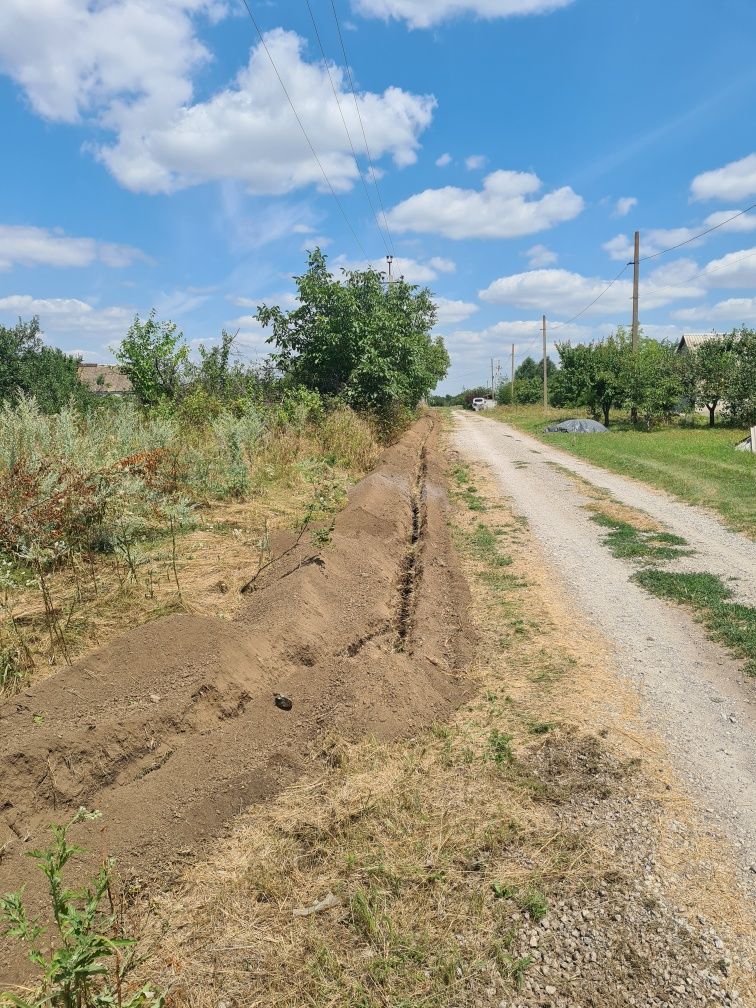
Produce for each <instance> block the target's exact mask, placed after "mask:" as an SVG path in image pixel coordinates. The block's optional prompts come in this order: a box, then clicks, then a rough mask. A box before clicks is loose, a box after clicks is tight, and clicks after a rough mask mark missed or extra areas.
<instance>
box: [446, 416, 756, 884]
mask: <svg viewBox="0 0 756 1008" xmlns="http://www.w3.org/2000/svg"><path fill="white" fill-rule="evenodd" d="M455 424H456V430H455V443H456V446H457V448H458V449H459V450H460V451H461V452H462V454H463V455H467V456H468V457H469V458H471V459H475V460H478V461H482V462H484V463H486V464H487V465H489V466H490V467H491V471H492V473H493V475H494V477H495V478H496V479H497V481H498V482H499V483H500V485H501V488H502V491H503V493H504V495H505V496H506V497H508V498H509V499H510V500H511V502H512V505H513V507H514V510H515V511H516V512H517V513H518V514H520V515H522V516H523V517H524V518H526V519H527V521H528V523H529V526H530V528H531V530H532V532H533V533H534V536H535V538H536V539H537V541H538V542H539V543H540V545H541V547H542V549H543V552H544V555H545V557H546V560H547V562H548V563H549V564H550V565H551V566H552V568H553V570H554V576H555V578H558V579H560V580H561V582H562V583H563V584H564V588H565V591H566V592H568V593H569V595H570V596H571V597H572V598H574V602H575V605H576V606H577V607H579V609H580V610H581V611H582V613H583V614H584V616H585V617H586V618H587V619H588V621H589V622H590V623H591V624H592V625H594V626H596V627H597V628H598V629H600V630H601V632H602V633H603V635H604V636H605V637H606V639H607V640H608V641H609V642H610V644H611V645H612V650H613V651H614V654H615V660H616V663H617V666H618V669H619V670H620V671H621V672H622V673H623V674H624V675H625V676H629V677H630V678H631V679H632V680H633V681H635V683H636V684H637V685H638V687H639V689H640V692H641V695H642V697H643V699H644V701H645V703H644V715H645V716H646V717H647V719H648V721H649V723H650V724H651V725H652V726H653V727H654V728H655V729H656V730H657V731H658V732H659V733H660V734H661V735H662V736H663V737H664V738H665V739H666V742H667V745H668V749H669V752H670V756H671V758H672V760H673V762H674V763H675V765H676V768H677V770H678V773H679V775H680V777H681V779H682V780H683V781H684V782H685V783H686V785H687V788H688V790H689V791H690V793H691V795H692V797H693V798H694V799H695V802H696V806H697V808H698V810H699V811H700V813H701V815H702V816H703V817H704V819H705V820H706V821H707V823H708V825H709V826H710V827H711V828H712V829H713V830H714V831H715V832H720V831H722V832H724V833H725V834H726V835H727V836H729V838H730V839H731V840H732V842H733V844H734V845H735V847H736V849H737V852H738V854H739V857H738V861H739V865H740V869H741V871H742V873H743V874H742V876H741V877H742V879H743V881H744V882H745V883H746V884H747V886H748V887H749V888H752V887H753V884H754V881H755V880H756V874H755V873H756V773H755V771H756V734H755V733H754V728H755V727H756V707H754V702H755V701H756V683H755V682H754V680H753V679H750V678H749V677H747V676H745V675H744V673H743V672H742V663H740V662H738V661H736V660H734V659H733V658H732V657H730V656H729V654H728V653H727V652H725V651H724V650H723V649H722V648H720V647H719V646H718V645H716V644H714V643H712V642H711V641H709V640H707V638H706V636H705V635H704V633H703V631H702V629H701V627H700V626H699V625H698V624H697V623H695V621H694V620H693V619H692V618H691V617H690V616H689V615H688V614H687V613H686V612H685V611H683V610H682V609H680V608H679V607H677V606H674V605H671V604H668V603H666V602H664V601H662V600H661V599H657V598H654V597H653V596H651V595H649V594H648V593H647V592H645V591H644V590H643V589H642V588H641V587H640V586H639V585H637V584H635V583H634V582H633V581H631V580H630V578H631V576H632V574H633V573H634V572H635V571H636V570H637V569H638V568H637V567H636V566H634V565H633V564H632V563H630V562H628V561H625V560H620V559H617V558H615V557H613V556H612V555H611V553H610V552H609V550H608V548H607V547H606V546H604V545H603V542H602V538H603V531H602V529H601V528H599V526H597V525H596V523H595V522H593V521H591V519H590V515H589V512H587V511H586V510H585V509H584V508H583V507H581V505H582V504H585V503H586V502H587V501H589V500H590V498H589V497H588V495H587V494H586V493H585V492H584V491H583V490H582V489H581V487H580V486H579V485H577V484H576V483H575V482H574V481H573V480H572V479H570V478H569V477H568V476H567V475H566V474H565V473H563V472H560V471H559V470H558V469H556V468H555V467H554V465H553V463H558V464H559V465H560V466H562V467H564V468H565V469H568V470H570V471H572V472H574V473H576V474H577V475H579V476H581V477H582V478H583V479H585V480H587V481H588V482H589V483H592V484H593V485H594V486H597V487H600V488H602V489H604V490H606V491H608V492H609V493H610V494H611V495H612V497H614V498H616V499H617V500H618V501H621V502H622V503H624V504H627V505H630V506H632V507H634V508H637V509H640V510H642V511H645V512H646V513H648V514H649V515H651V516H652V517H653V518H654V519H656V520H657V521H659V522H660V523H662V524H663V525H665V526H667V528H668V529H669V530H670V531H672V532H675V533H677V534H679V535H681V536H684V537H685V538H686V539H687V540H688V542H689V543H690V544H691V546H692V547H693V548H695V550H696V551H697V552H696V555H695V556H693V557H690V558H687V559H686V560H685V561H675V562H674V563H673V564H670V565H669V566H667V568H666V569H668V570H684V569H688V570H698V571H709V572H711V573H713V574H717V575H719V576H721V577H723V578H725V579H727V581H728V583H729V584H730V585H731V586H732V588H733V591H734V592H735V594H736V596H737V597H738V599H739V600H741V601H743V602H751V603H752V604H756V544H754V543H753V542H751V541H749V540H748V539H746V538H745V537H744V536H740V535H738V534H737V533H734V532H730V531H728V530H727V529H725V528H724V527H723V526H722V525H721V524H720V523H719V522H718V521H717V520H716V519H715V518H714V517H712V516H711V515H709V514H707V513H706V512H704V511H702V510H701V509H698V508H695V507H693V506H691V505H688V504H684V503H681V502H680V501H677V500H674V499H672V498H671V497H669V496H668V495H667V494H665V493H663V492H660V491H656V490H653V489H651V488H650V487H647V486H645V485H643V484H640V483H637V482H636V481H634V480H631V479H626V478H624V477H622V476H617V475H614V474H612V473H609V472H606V471H605V470H603V469H599V468H597V467H596V466H592V465H589V464H588V463H585V462H582V461H581V460H579V459H576V458H574V457H573V456H571V455H569V454H567V453H565V452H562V451H560V450H558V449H553V448H551V447H550V446H549V445H544V444H543V443H542V442H540V441H536V440H535V439H534V438H531V437H528V436H527V435H525V434H522V433H521V432H520V431H518V430H515V429H514V428H512V427H509V426H507V425H506V424H502V423H499V422H498V421H495V420H488V419H486V418H485V417H481V416H477V415H474V414H467V413H461V412H457V413H455ZM732 579H735V580H732Z"/></svg>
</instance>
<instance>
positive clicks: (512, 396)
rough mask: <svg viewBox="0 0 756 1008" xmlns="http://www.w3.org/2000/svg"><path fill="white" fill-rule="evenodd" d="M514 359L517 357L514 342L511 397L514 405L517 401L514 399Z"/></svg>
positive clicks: (511, 404)
mask: <svg viewBox="0 0 756 1008" xmlns="http://www.w3.org/2000/svg"><path fill="white" fill-rule="evenodd" d="M514 359H515V345H514V343H513V344H512V395H511V399H510V403H509V405H510V406H514V404H515V401H514Z"/></svg>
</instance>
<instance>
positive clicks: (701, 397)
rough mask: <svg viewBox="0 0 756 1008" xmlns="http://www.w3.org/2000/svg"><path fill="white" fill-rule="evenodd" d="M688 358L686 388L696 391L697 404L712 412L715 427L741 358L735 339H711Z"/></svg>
mask: <svg viewBox="0 0 756 1008" xmlns="http://www.w3.org/2000/svg"><path fill="white" fill-rule="evenodd" d="M685 357H686V358H687V360H686V361H685V362H684V365H683V367H684V368H685V371H686V372H687V374H686V378H687V381H686V382H685V384H686V387H687V389H691V390H692V392H693V396H692V398H693V400H694V402H695V404H696V405H701V406H705V407H706V409H707V410H708V411H709V426H710V427H713V426H714V420H715V415H716V411H717V406H719V404H720V403H721V402H722V401H723V400H724V399H725V398H726V396H727V391H728V389H730V388H731V386H732V383H733V379H734V377H735V370H736V367H737V363H738V358H737V355H736V353H735V351H734V348H733V339H732V337H731V336H726V337H724V338H723V339H716V340H707V342H706V343H703V344H702V345H701V346H700V347H699V348H698V349H697V350H696V351H695V352H694V353H691V354H686V355H685Z"/></svg>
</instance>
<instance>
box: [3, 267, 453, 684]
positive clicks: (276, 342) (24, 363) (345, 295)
mask: <svg viewBox="0 0 756 1008" xmlns="http://www.w3.org/2000/svg"><path fill="white" fill-rule="evenodd" d="M295 279H296V283H297V289H298V293H299V306H298V307H297V308H296V309H294V310H293V311H290V312H287V313H285V312H282V311H281V310H280V309H278V308H276V307H267V306H261V307H260V309H259V312H258V317H259V318H260V320H261V322H262V323H263V324H264V325H266V326H269V327H270V329H271V337H270V342H271V350H272V352H271V357H270V359H269V360H268V361H267V362H266V363H265V364H264V365H263V366H261V367H252V366H250V365H249V364H248V363H246V362H245V361H244V360H243V359H242V358H240V357H239V355H238V353H237V347H236V343H235V339H234V336H233V335H232V334H229V333H226V332H223V333H222V334H221V335H220V338H219V339H218V340H216V341H213V342H211V343H209V344H208V345H201V346H200V347H199V349H198V353H197V355H196V357H194V358H192V357H191V356H190V353H189V346H188V344H187V342H186V340H185V339H184V336H183V334H182V333H181V332H180V331H179V330H178V328H177V326H176V325H175V324H174V323H172V322H170V321H169V320H159V319H158V318H157V317H156V316H155V314H154V313H153V314H151V315H150V316H148V317H147V318H146V319H140V318H139V317H137V318H135V319H134V322H133V324H132V325H131V327H130V328H129V330H128V332H127V333H125V334H124V338H123V340H122V341H121V343H120V345H119V346H118V347H117V349H116V358H117V360H118V361H119V364H120V366H121V368H122V371H123V372H124V373H125V375H126V376H127V377H128V379H129V381H130V383H131V387H132V392H131V394H130V395H128V396H126V397H124V398H118V397H115V396H109V395H96V394H93V393H92V392H90V391H89V390H88V389H87V388H85V387H84V386H83V385H82V384H81V382H80V381H79V379H78V377H77V361H76V360H75V359H74V358H72V357H70V356H67V355H66V354H64V353H62V352H61V351H58V350H53V349H51V348H49V347H46V346H45V345H44V343H43V342H42V339H41V333H40V329H39V324H38V321H37V320H36V319H34V320H32V321H31V322H28V323H25V322H19V323H18V325H17V326H15V327H14V328H12V329H8V328H1V327H0V349H2V351H3V353H2V355H0V689H4V690H6V691H8V690H14V689H17V688H19V687H21V686H23V685H25V684H26V683H27V682H28V681H29V680H30V678H31V677H32V676H34V675H39V674H43V673H44V672H45V671H46V670H47V671H49V670H50V669H51V668H55V667H56V666H58V665H61V664H65V663H70V662H71V661H73V660H74V659H75V658H76V657H77V656H79V655H81V654H83V653H85V652H86V651H87V650H89V649H91V648H92V647H94V646H97V645H99V644H101V643H103V642H104V641H105V640H107V639H108V638H109V637H110V636H112V635H113V634H114V633H116V632H118V631H119V630H120V629H122V628H124V627H126V626H132V625H134V623H139V622H145V621H147V620H149V619H153V618H155V617H157V616H160V615H164V614H166V613H169V612H173V611H177V610H185V609H191V608H193V607H194V606H200V607H201V608H202V610H203V611H204V612H214V613H216V614H217V615H233V614H234V612H235V607H236V606H238V604H239V584H237V582H240V578H241V579H242V580H243V582H244V584H247V585H248V584H253V583H254V574H255V571H256V570H258V569H260V568H261V567H263V566H264V565H266V564H267V562H268V560H269V559H270V557H271V556H272V555H273V553H274V552H275V549H276V544H275V540H276V533H277V532H279V531H280V530H285V529H290V528H293V529H294V530H295V532H296V534H299V535H304V534H307V535H311V536H313V537H314V539H315V540H317V542H316V545H318V546H323V545H324V544H325V543H327V527H328V523H329V521H330V519H331V516H332V515H333V513H334V511H335V510H337V509H338V508H339V507H340V506H341V504H342V502H343V500H344V499H345V490H346V488H347V486H348V485H349V484H350V483H351V482H353V481H354V480H355V479H359V478H360V477H361V476H362V475H363V474H364V473H365V472H366V471H368V470H369V469H370V468H371V466H372V465H373V464H374V462H375V460H376V459H377V457H378V454H379V452H380V449H381V445H382V444H384V443H386V442H387V441H390V440H392V439H393V438H395V437H396V436H397V434H398V433H400V432H401V431H402V430H403V429H404V427H405V426H406V425H407V424H408V423H409V422H410V421H411V420H412V419H413V417H414V416H415V410H416V408H417V406H418V403H419V402H420V400H421V399H422V397H423V396H425V395H426V394H427V393H428V391H429V390H430V389H431V388H433V386H435V384H436V383H437V382H438V381H439V380H440V378H442V377H443V375H444V374H445V372H446V368H447V366H448V356H447V354H446V350H445V349H444V346H443V343H442V341H441V340H440V339H438V338H435V339H434V338H433V337H431V335H430V333H431V330H432V327H433V324H434V322H435V309H434V306H433V303H432V301H431V299H430V296H429V294H428V292H427V291H425V290H418V289H417V288H415V287H412V286H411V285H409V284H406V283H404V282H401V281H399V282H397V283H393V284H391V285H390V286H388V285H386V284H385V282H384V280H383V277H382V275H381V274H378V273H376V272H374V271H372V270H367V271H364V272H353V273H346V274H344V275H343V276H342V277H340V278H337V277H334V276H333V275H332V274H331V273H330V272H329V271H328V268H327V263H326V260H325V257H324V256H323V255H321V253H320V252H318V251H315V252H313V253H312V254H311V255H310V257H309V260H308V267H307V270H306V272H305V273H304V274H303V275H302V276H300V277H298V278H295ZM366 319H367V320H369V323H368V324H365V320H366ZM245 573H246V576H244V577H243V575H244V574H245ZM240 583H241V582H240Z"/></svg>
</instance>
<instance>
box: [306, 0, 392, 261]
mask: <svg viewBox="0 0 756 1008" xmlns="http://www.w3.org/2000/svg"><path fill="white" fill-rule="evenodd" d="M305 2H306V3H307V10H308V11H309V12H310V20H311V21H312V27H313V28H314V29H315V37H316V38H317V40H318V45H319V47H320V52H321V55H322V57H323V62H324V64H325V68H326V72H327V73H328V80H329V81H330V82H331V90H332V91H333V97H334V99H335V100H336V106H337V108H338V110H339V115H340V116H341V121H342V123H343V124H344V132H345V133H346V136H347V140H348V141H349V146H350V147H351V149H352V156H353V157H354V163H355V166H356V168H357V171H358V173H359V176H360V179H361V180H362V187H363V189H364V190H365V195H366V196H367V201H368V205H369V206H370V213H371V215H372V217H373V220H374V221H375V224H376V227H377V228H378V232H379V233H380V236H381V241H382V242H383V246H384V248H385V249H386V252H387V253H389V252H390V251H391V249H390V248H389V246H388V243H387V241H386V237H385V235H384V233H383V229H382V228H381V224H380V219H379V217H378V214H377V213H376V210H375V207H374V206H373V201H372V199H371V198H370V190H369V189H368V184H367V181H366V180H365V176H364V175H363V174H362V172H361V171H360V166H359V162H358V160H357V151H356V150H355V147H354V143H353V142H352V134H351V133H350V132H349V127H348V126H347V121H346V118H345V116H344V110H343V109H342V107H341V101H340V100H339V94H338V91H337V90H336V85H335V84H334V81H333V75H332V74H331V67H330V64H329V62H328V57H327V56H326V52H325V47H324V46H323V41H322V39H321V37H320V31H319V30H318V23H317V21H316V20H315V14H314V12H313V9H312V4H311V3H310V0H305Z"/></svg>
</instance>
